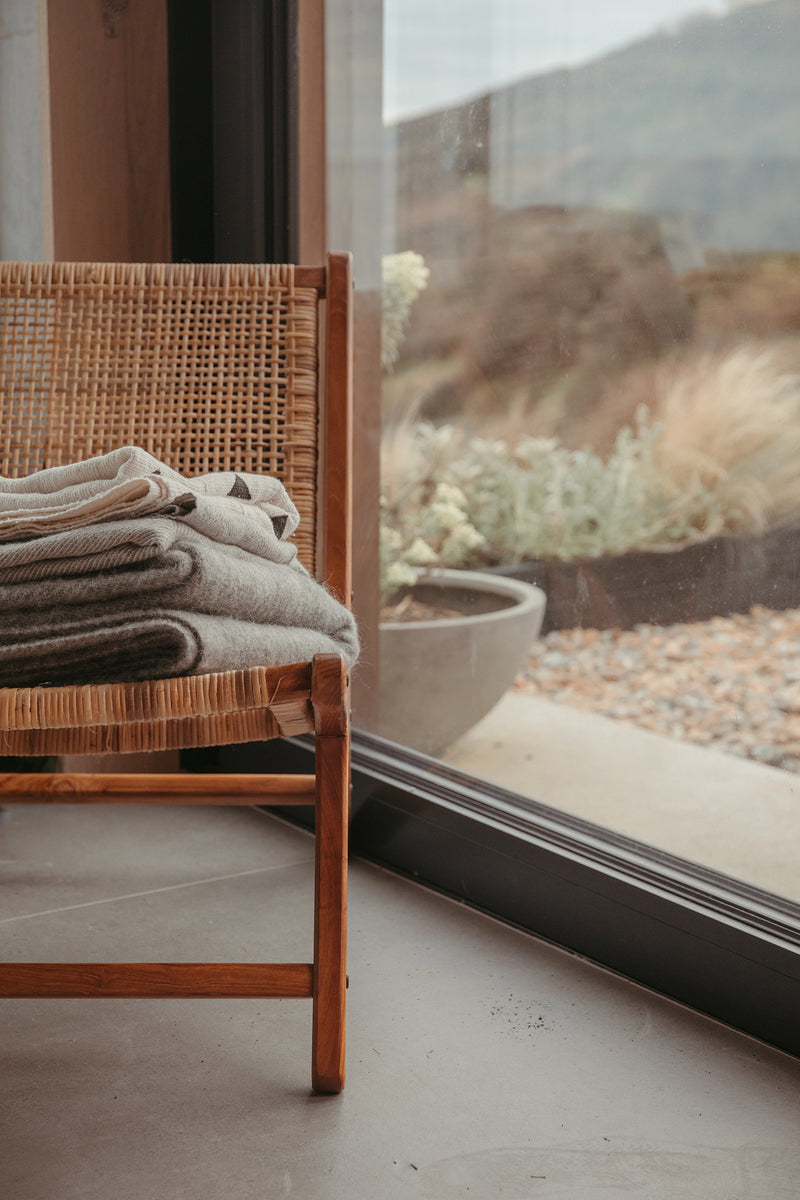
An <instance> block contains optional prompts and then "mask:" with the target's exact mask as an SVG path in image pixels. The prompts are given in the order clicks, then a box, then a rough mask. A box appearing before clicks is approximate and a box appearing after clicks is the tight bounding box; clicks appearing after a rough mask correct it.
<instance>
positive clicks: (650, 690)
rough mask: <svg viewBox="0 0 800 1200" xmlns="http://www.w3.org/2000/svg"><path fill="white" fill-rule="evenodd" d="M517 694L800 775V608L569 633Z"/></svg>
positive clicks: (532, 665) (528, 671) (555, 636)
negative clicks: (536, 696) (584, 711)
mask: <svg viewBox="0 0 800 1200" xmlns="http://www.w3.org/2000/svg"><path fill="white" fill-rule="evenodd" d="M516 686H517V688H518V689H519V690H520V691H527V692H531V693H535V694H536V695H538V696H542V697H543V698H545V699H548V700H553V701H556V702H557V703H560V704H570V705H572V706H573V707H575V708H581V709H586V710H589V711H591V712H596V713H602V714H603V715H604V716H607V717H613V718H615V719H617V720H620V721H627V722H628V723H630V724H632V725H637V726H639V727H641V728H642V729H649V730H651V731H652V732H654V733H660V734H664V735H666V736H667V737H674V738H679V739H681V740H683V741H688V742H694V743H695V744H697V745H701V746H711V747H713V748H714V749H716V750H723V751H726V752H727V753H729V754H736V755H739V756H740V757H742V758H751V759H754V760H755V761H757V762H761V763H766V764H768V765H769V766H773V767H780V768H782V769H784V770H787V771H797V772H800V610H796V609H792V610H789V611H785V612H773V611H772V610H771V609H767V608H763V607H761V606H756V607H754V608H753V609H751V611H750V612H749V613H746V614H735V615H733V616H731V617H714V618H712V619H711V620H710V621H702V622H697V623H694V624H683V625H670V626H659V625H637V626H636V628H635V629H630V630H614V629H606V630H597V629H561V630H558V631H556V632H553V633H549V634H547V635H546V636H545V637H543V638H541V640H540V641H539V642H537V643H536V645H535V646H534V648H533V651H532V653H531V655H530V657H529V659H528V663H527V666H526V668H525V670H524V671H523V672H522V674H521V675H520V676H519V677H518V678H517V681H516Z"/></svg>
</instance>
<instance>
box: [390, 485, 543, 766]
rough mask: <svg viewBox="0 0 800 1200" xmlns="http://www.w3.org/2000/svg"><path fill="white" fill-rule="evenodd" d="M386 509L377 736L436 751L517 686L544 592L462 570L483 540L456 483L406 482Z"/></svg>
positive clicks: (540, 613)
mask: <svg viewBox="0 0 800 1200" xmlns="http://www.w3.org/2000/svg"><path fill="white" fill-rule="evenodd" d="M390 478H391V476H390V475H389V474H388V473H385V475H384V483H385V484H388V483H389V482H390ZM382 509H383V513H382V516H383V519H382V523H381V599H382V614H381V616H382V619H381V626H380V676H379V677H380V730H381V733H382V734H383V735H384V736H386V737H388V738H391V739H392V740H393V741H397V742H400V743H402V744H403V745H405V746H410V747H412V748H414V749H416V750H420V751H422V752H423V753H426V754H432V755H435V754H439V753H441V752H442V751H443V750H444V749H445V748H446V747H447V746H449V745H451V744H452V743H453V742H454V741H456V740H457V739H458V738H459V737H460V736H461V735H462V734H463V733H466V731H467V730H468V729H470V728H471V727H472V726H473V725H475V724H476V723H477V722H478V721H479V720H480V719H481V717H483V716H485V714H486V713H487V712H489V710H490V709H491V708H493V707H494V705H495V704H496V703H497V701H498V700H499V699H500V698H501V696H502V695H503V694H504V693H505V692H506V691H507V690H508V688H509V687H510V686H511V684H512V682H513V679H514V676H515V675H516V673H517V672H518V671H519V669H520V668H521V666H522V665H523V663H524V661H525V658H526V655H527V652H528V649H529V647H530V646H531V644H532V643H533V641H534V640H535V638H536V637H537V636H538V633H539V630H540V628H541V625H542V618H543V616H544V609H545V596H544V593H543V591H542V590H541V589H540V588H538V587H536V586H532V585H531V584H529V583H526V582H523V581H520V580H517V579H504V578H503V577H502V576H498V575H492V574H487V573H486V572H478V571H466V570H463V569H461V563H462V562H464V561H465V559H467V558H468V557H469V556H470V555H471V554H472V553H473V552H474V551H475V550H476V549H478V547H480V546H481V545H482V544H483V537H482V535H481V534H480V533H478V531H477V530H476V529H474V527H473V526H472V525H470V523H469V521H468V520H467V518H466V497H465V496H464V494H463V492H462V491H461V490H460V489H459V488H458V487H456V486H454V485H452V484H448V483H445V482H442V481H439V482H438V483H435V484H431V481H430V480H427V481H426V480H421V479H419V478H416V479H413V478H411V477H408V476H407V477H406V478H405V480H404V486H403V487H402V488H401V489H394V491H393V495H392V499H391V500H390V499H388V498H387V496H384V498H383V501H382Z"/></svg>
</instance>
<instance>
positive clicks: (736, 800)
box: [443, 692, 800, 901]
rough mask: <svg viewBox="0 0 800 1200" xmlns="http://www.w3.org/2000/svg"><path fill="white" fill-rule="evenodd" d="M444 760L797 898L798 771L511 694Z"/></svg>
mask: <svg viewBox="0 0 800 1200" xmlns="http://www.w3.org/2000/svg"><path fill="white" fill-rule="evenodd" d="M443 759H444V761H445V762H447V763H450V764H451V765H452V766H454V767H458V768H459V769H460V770H463V771H468V772H470V773H472V774H474V775H477V776H479V777H481V778H483V779H487V780H490V781H491V782H493V783H496V784H499V785H500V786H502V787H506V788H510V789H511V790H513V791H516V792H520V793H521V794H522V795H525V796H530V797H532V798H534V799H535V800H539V801H541V802H542V803H544V804H549V805H552V806H553V807H554V808H560V809H563V810H565V811H567V812H569V813H573V814H575V815H577V816H580V817H584V818H585V819H586V820H589V821H593V822H595V823H597V824H598V825H604V826H608V827H609V828H611V829H614V830H616V831H617V832H620V833H624V834H627V835H628V836H629V837H633V838H637V839H638V840H639V841H643V842H648V843H650V844H652V845H655V846H657V847H658V848H659V849H662V850H668V851H670V852H671V853H673V854H677V855H680V856H681V857H683V858H687V859H690V860H692V861H694V862H699V863H701V864H702V865H704V866H708V867H714V868H715V869H717V870H719V871H723V872H725V873H726V874H729V875H733V876H734V877H736V878H738V879H742V880H745V881H746V882H747V883H751V884H755V885H757V886H758V887H762V888H766V889H767V890H768V891H771V892H776V893H778V894H780V895H783V896H787V897H789V898H791V899H793V900H797V901H800V861H798V855H797V846H798V845H800V776H798V775H794V774H791V773H789V772H787V771H782V770H779V769H778V768H775V767H767V766H762V765H760V764H758V763H755V762H752V761H750V760H746V759H741V758H737V757H736V756H734V755H731V754H723V753H721V752H720V751H716V750H709V749H705V748H701V747H698V746H693V745H689V744H687V743H685V742H679V741H676V740H674V739H672V738H667V737H664V736H662V735H660V734H655V733H649V732H648V731H646V730H643V729H637V728H635V727H633V726H631V725H627V724H625V723H623V722H622V721H614V720H612V719H611V718H609V717H603V716H599V715H596V714H594V713H588V712H583V711H581V710H579V709H575V708H570V707H568V706H567V705H562V704H554V703H553V702H552V701H549V700H543V699H541V698H539V697H536V696H531V695H527V694H523V693H518V692H508V693H507V694H506V695H505V696H504V697H503V699H502V700H501V701H500V703H499V704H498V705H496V707H495V708H494V709H493V710H492V711H491V712H490V713H489V714H488V715H487V716H486V717H484V718H483V720H482V721H481V722H480V723H479V724H478V725H476V726H475V727H474V728H473V729H472V730H470V732H469V733H467V734H465V735H464V736H463V737H462V738H461V739H460V740H459V741H458V742H456V743H455V744H454V745H453V746H451V747H450V749H449V750H448V751H447V753H446V754H445V755H443Z"/></svg>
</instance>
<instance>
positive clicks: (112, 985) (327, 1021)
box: [0, 255, 352, 1092]
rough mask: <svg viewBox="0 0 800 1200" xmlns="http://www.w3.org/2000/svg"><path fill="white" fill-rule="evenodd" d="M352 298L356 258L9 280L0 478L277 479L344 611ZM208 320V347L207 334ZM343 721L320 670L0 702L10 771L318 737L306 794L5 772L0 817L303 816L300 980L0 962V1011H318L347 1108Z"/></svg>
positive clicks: (99, 267)
mask: <svg viewBox="0 0 800 1200" xmlns="http://www.w3.org/2000/svg"><path fill="white" fill-rule="evenodd" d="M351 292H352V275H351V262H350V256H349V255H331V256H330V257H329V259H328V261H327V264H326V266H324V267H320V268H303V267H294V266H272V265H269V266H249V265H239V266H220V265H186V264H85V263H84V264H76V263H63V264H57V263H56V264H54V263H49V264H9V263H5V264H0V404H2V408H3V421H2V426H0V472H2V473H3V474H5V475H7V476H9V475H10V476H20V475H24V474H28V473H29V472H30V471H31V470H35V469H38V468H40V467H43V466H54V465H58V464H61V463H65V462H70V461H77V460H78V459H80V458H84V457H88V456H91V455H94V454H99V453H105V452H107V451H109V450H111V449H114V448H115V446H117V445H120V444H137V445H141V446H143V448H144V449H146V450H148V451H150V452H151V453H153V454H154V455H155V456H156V457H159V458H161V459H163V460H164V461H167V462H168V463H169V464H170V465H171V466H173V467H175V469H177V470H179V471H182V472H183V473H185V474H192V473H199V472H202V471H208V470H214V469H219V470H235V469H238V470H246V471H253V470H255V471H263V472H264V473H269V474H275V475H278V476H279V477H281V478H282V479H283V482H284V483H285V485H286V487H287V489H288V491H289V492H290V494H291V495H292V497H293V499H294V501H295V503H296V505H297V507H298V509H299V510H300V513H301V527H300V529H299V530H298V546H299V553H300V557H301V560H303V561H304V562H305V564H306V565H307V566H308V567H309V568H310V569H311V570H312V571H314V572H315V573H316V574H317V577H318V578H320V579H322V580H324V581H325V582H326V583H327V585H328V586H329V587H330V588H331V590H332V591H333V592H334V593H335V594H337V595H338V596H339V597H340V599H342V601H343V602H345V603H347V604H349V602H350V596H351V527H352V498H351V486H352V485H351V477H352V463H351V457H352V425H351V422H352V308H351ZM215 321H216V323H217V325H218V329H217V331H216V332H217V335H218V337H219V341H218V342H217V343H214V342H213V338H212V341H211V342H209V336H211V335H209V332H208V329H209V324H210V323H213V322H215ZM98 355H105V358H104V359H103V361H102V362H100V361H99V360H98V357H97V356H98ZM209 363H211V366H209ZM198 364H199V365H198ZM231 364H233V365H234V367H235V369H231ZM209 372H210V376H211V377H209ZM165 393H166V394H165ZM131 396H135V397H136V402H135V404H133V405H131V403H130V397H131ZM198 412H199V414H200V416H197V415H196V414H197V413H198ZM162 418H163V420H162ZM159 421H161V424H160V425H159V423H158V422H159ZM204 422H205V425H206V427H208V424H209V422H210V423H211V424H212V425H213V428H214V435H213V442H214V444H213V445H212V446H211V447H208V446H207V445H203V444H201V442H200V441H198V439H197V436H196V434H195V433H194V432H193V429H194V428H195V426H198V427H201V428H202V427H203V423H204ZM348 703H349V701H348V680H347V670H346V664H345V661H344V659H343V658H340V657H338V656H337V655H331V654H322V655H317V656H316V657H315V659H314V660H313V662H310V663H295V664H290V665H288V666H285V667H284V666H281V667H269V668H265V667H253V668H252V669H250V670H246V671H236V672H227V673H219V674H215V675H199V676H187V677H183V678H178V679H163V680H155V681H150V682H147V683H112V684H99V685H84V686H76V687H38V688H1V687H0V754H2V755H7V756H12V755H13V756H29V755H37V756H38V755H65V754H97V753H111V752H114V753H124V752H133V751H143V750H161V749H169V748H185V747H190V746H195V747H196V746H211V745H220V744H226V743H233V742H237V741H238V742H243V741H252V740H259V739H266V738H272V737H279V736H286V735H292V734H297V733H301V732H306V731H313V732H314V733H315V769H314V774H313V775H274V776H271V775H260V774H258V775H256V774H252V775H251V774H247V775H235V774H234V775H220V774H211V775H205V774H203V775H189V774H181V773H176V774H141V775H137V774H132V773H119V774H86V773H57V774H38V773H33V772H14V773H5V774H2V775H0V803H2V804H4V805H5V804H8V803H13V802H17V803H25V804H30V803H43V804H52V803H59V802H61V803H70V804H72V803H76V802H81V803H86V804H93V803H102V804H107V803H143V804H244V805H253V804H258V805H281V806H283V805H287V804H312V803H313V804H314V805H315V810H316V829H315V843H316V849H315V898H314V914H315V917H314V948H313V961H312V962H293V963H268V964H256V963H184V962H177V963H4V964H1V965H0V996H3V997H41V996H53V997H55V996H61V997H103V998H105V997H126V998H129V997H166V996H169V997H280V998H297V997H305V998H311V999H312V1031H313V1036H312V1086H313V1088H314V1090H315V1091H318V1092H339V1091H341V1089H342V1087H343V1086H344V1053H345V991H346V983H347V979H346V912H347V828H348V813H349V792H350V731H349V709H348Z"/></svg>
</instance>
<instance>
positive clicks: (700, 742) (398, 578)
mask: <svg viewBox="0 0 800 1200" xmlns="http://www.w3.org/2000/svg"><path fill="white" fill-rule="evenodd" d="M489 7H490V6H488V5H485V4H483V3H479V2H478V0H474V2H472V0H459V3H458V4H455V3H448V2H447V0H425V2H424V3H422V2H420V3H417V2H416V0H402V3H401V2H400V0H386V3H385V5H384V38H385V56H384V96H385V112H384V124H385V139H386V141H385V146H386V163H385V165H386V178H387V180H388V181H389V182H388V193H389V195H388V202H387V205H386V212H387V214H388V216H387V228H386V231H385V239H384V248H385V258H384V286H383V297H384V345H383V369H384V388H383V419H384V435H383V444H382V489H383V495H384V498H383V514H382V515H383V530H382V541H381V580H382V598H383V602H384V609H383V613H382V619H383V622H384V629H385V630H386V629H388V628H389V627H391V629H392V642H391V648H390V647H389V638H388V636H387V637H384V639H383V649H382V662H381V677H382V691H384V692H385V691H386V690H387V689H388V690H390V691H391V693H392V696H393V698H395V699H396V697H397V695H398V694H399V689H401V687H402V677H403V675H404V674H405V675H408V676H410V682H411V685H412V687H413V685H414V683H415V680H417V681H418V679H419V677H420V674H419V673H420V671H421V670H422V664H425V666H426V669H428V670H430V672H431V674H432V678H433V683H432V685H431V688H430V689H429V691H430V695H431V697H432V704H431V708H430V710H426V711H424V712H421V711H418V710H419V704H420V702H419V695H420V690H421V689H419V688H417V689H416V692H412V695H414V696H415V698H414V699H413V700H410V701H408V704H411V705H414V706H416V709H417V711H416V712H415V717H416V725H415V728H414V729H410V730H409V731H408V732H406V733H405V734H404V737H405V739H406V740H407V741H408V742H409V743H410V744H414V745H416V746H417V747H418V748H421V749H423V750H425V751H427V752H429V753H436V754H440V753H441V754H443V755H444V756H445V757H447V758H448V759H449V761H451V762H453V763H455V764H456V765H460V766H463V767H464V768H465V769H468V770H472V771H474V772H475V773H478V774H481V775H485V776H488V777H489V778H493V779H496V780H497V781H498V782H500V783H504V784H507V785H508V786H511V787H513V788H515V789H517V790H520V791H523V792H527V793H528V794H530V795H533V796H535V797H536V798H538V799H540V800H544V801H547V802H549V803H553V804H556V805H559V806H561V807H564V808H567V809H571V810H572V811H576V812H579V813H581V814H582V815H585V816H588V817H590V818H591V819H593V820H597V821H600V822H602V823H604V824H608V825H611V826H612V827H615V828H619V829H621V830H623V831H624V832H627V833H630V834H632V835H634V836H637V837H640V838H642V839H644V840H647V841H653V842H655V843H656V844H658V845H663V846H665V847H666V848H669V849H672V850H675V851H677V852H678V853H682V854H685V855H687V856H688V857H691V858H694V859H700V860H701V861H704V862H708V863H710V864H712V865H715V866H719V867H721V868H722V869H724V870H727V871H730V872H731V873H733V874H736V875H739V876H741V877H743V878H746V879H748V880H751V881H753V882H757V883H760V884H762V885H763V886H766V887H770V888H772V889H774V890H777V891H781V892H786V893H787V894H791V895H793V896H795V897H800V872H798V869H797V868H796V867H795V865H794V864H793V863H792V862H790V861H789V858H788V854H787V851H786V849H785V847H786V845H787V839H789V840H790V838H791V835H792V833H793V831H794V832H797V833H800V825H799V824H798V822H800V815H798V813H799V811H800V804H798V802H797V797H798V796H800V788H798V786H797V780H796V773H797V772H798V771H800V616H798V608H800V570H799V569H798V566H797V562H798V557H799V554H798V552H799V551H800V533H798V527H799V526H800V522H798V516H799V515H800V376H799V375H798V370H799V369H800V225H799V224H798V221H797V204H798V196H800V153H799V152H798V145H797V137H796V128H797V121H798V118H800V74H798V72H797V70H796V61H795V54H794V47H795V46H796V45H797V39H798V36H799V35H800V5H798V4H796V3H795V2H794V0H766V2H760V3H737V2H734V0H730V2H728V3H713V4H712V3H708V4H705V5H703V6H702V7H700V6H698V5H692V4H688V3H686V0H652V2H642V3H638V4H636V5H632V4H629V3H626V2H624V0H611V2H610V3H608V4H603V5H602V6H598V5H596V4H593V3H591V2H590V0H573V2H572V3H567V4H564V3H561V2H559V3H558V4H556V3H555V2H553V3H541V4H536V5H532V4H530V3H529V2H528V0H516V2H515V0H504V2H501V0H496V2H495V3H494V4H493V5H492V6H491V11H490V10H489ZM437 569H446V570H447V571H453V570H456V571H464V570H468V571H470V572H477V573H478V579H482V580H484V582H483V583H481V584H479V583H477V582H476V581H475V579H474V578H472V579H469V580H467V579H465V578H463V577H462V579H461V581H460V587H456V588H455V589H454V590H452V591H448V590H447V589H445V588H444V587H443V586H442V583H443V580H442V579H439V578H438V577H437V576H436V574H435V572H436V570H437ZM431 572H433V574H431ZM420 574H422V575H425V578H426V589H425V590H424V591H423V590H416V589H415V588H414V587H413V584H414V580H415V578H417V576H419V575H420ZM497 576H500V577H501V578H507V577H514V578H518V579H521V580H523V581H526V582H527V583H528V584H529V585H530V584H533V585H536V586H538V588H539V589H541V592H543V593H544V594H545V596H546V601H547V605H546V611H545V614H544V623H543V625H542V627H541V636H540V637H539V639H538V640H537V641H536V643H535V645H534V648H533V652H530V646H531V638H532V637H535V634H536V626H537V618H535V617H534V618H532V619H531V620H529V621H528V623H527V624H525V623H524V622H523V623H522V627H521V629H520V630H518V631H517V633H518V634H519V636H520V638H521V644H520V646H519V647H518V648H515V649H513V650H512V649H511V639H512V638H513V637H514V636H517V634H515V633H513V632H512V626H513V625H514V622H513V621H511V620H510V619H509V618H510V616H511V614H512V613H513V610H514V608H515V606H516V604H517V603H518V602H517V601H516V600H515V599H514V598H513V597H510V596H509V595H507V594H504V595H501V596H498V597H497V599H496V600H493V599H491V598H490V595H489V592H490V584H489V583H486V582H485V581H486V580H487V579H489V580H491V578H492V577H494V578H497ZM446 581H447V582H452V579H451V577H450V576H447V579H446ZM434 584H436V590H435V591H434V588H433V585H434ZM478 607H480V609H481V610H482V611H483V610H492V612H491V615H490V616H489V617H488V618H487V617H486V614H485V613H484V619H483V621H482V622H480V621H478V619H477V617H475V618H474V619H470V620H468V621H465V620H464V619H463V617H462V612H463V610H464V608H466V609H467V611H468V612H472V613H475V612H477V608H478ZM540 617H541V614H539V618H538V619H540ZM502 620H505V621H507V623H508V625H507V627H508V634H507V638H508V640H507V642H505V643H504V644H505V645H506V648H507V651H508V653H506V654H505V655H503V656H501V655H500V654H499V653H498V652H497V649H496V642H495V643H493V645H494V646H495V648H494V649H491V648H490V649H488V650H487V649H486V648H485V645H484V642H483V640H482V639H483V638H484V636H485V635H484V634H483V633H481V631H480V629H479V625H480V624H481V623H482V624H483V625H486V626H490V627H492V626H493V627H494V630H495V633H496V628H497V625H498V622H500V621H502ZM437 623H438V625H439V626H440V627H441V628H440V636H439V638H438V641H439V642H441V646H440V647H438V648H437V641H436V635H435V634H434V632H433V627H434V626H435V625H436V624H437ZM399 624H405V625H407V626H408V627H409V633H408V639H409V640H408V647H409V648H406V643H405V642H402V643H401V642H399V641H397V640H396V626H397V625H399ZM414 626H416V627H417V632H418V633H419V635H420V636H423V635H424V638H425V639H426V640H424V642H423V645H422V649H421V650H420V651H415V650H413V649H411V648H410V647H411V627H414ZM490 645H491V643H490ZM417 654H418V655H419V657H415V655H417ZM501 657H502V658H503V659H504V661H503V664H502V673H503V674H502V678H500V675H499V674H498V672H500V670H501V664H500V658H501ZM457 661H458V662H459V663H460V664H461V665H462V666H463V663H464V662H467V663H469V664H471V675H470V679H471V686H468V685H467V683H466V682H465V680H464V678H463V676H462V677H458V676H452V677H451V675H450V674H449V670H450V667H451V666H452V664H454V663H456V662H457ZM490 667H491V668H492V669H490ZM482 689H483V690H485V693H486V694H485V699H484V701H482V703H483V704H484V711H488V713H489V715H488V716H486V717H485V719H483V720H480V721H479V720H477V718H476V716H475V705H474V704H472V705H470V706H467V705H464V704H462V700H463V698H464V695H465V693H466V692H470V693H477V692H478V691H480V690H482ZM471 699H474V696H472V695H471ZM498 700H499V704H498V703H497V702H498ZM408 704H407V706H408ZM493 706H494V707H493ZM461 708H464V709H465V711H464V714H463V722H464V723H465V724H464V728H463V729H462V730H461V732H460V735H459V734H458V733H456V732H455V729H456V725H457V722H455V723H454V721H453V716H454V713H457V712H458V711H460V709H461ZM466 709H469V711H466ZM388 711H389V710H388V708H387V712H388ZM608 718H613V720H612V721H609V720H608ZM387 721H388V717H387ZM476 722H477V723H476ZM387 733H388V734H389V736H392V733H391V731H390V730H389V729H388V727H387ZM653 734H655V735H658V736H656V737H653ZM394 736H395V737H397V734H396V733H395V734H394ZM756 814H757V815H756Z"/></svg>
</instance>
